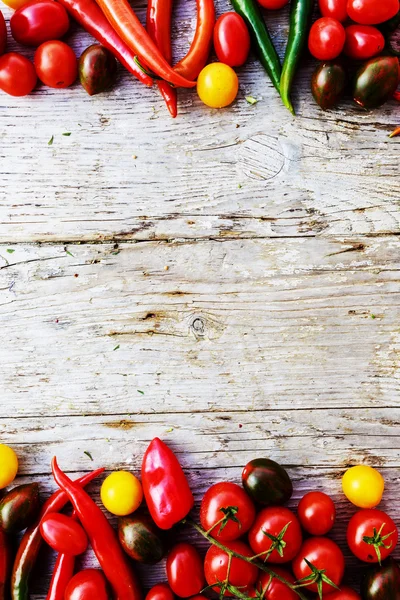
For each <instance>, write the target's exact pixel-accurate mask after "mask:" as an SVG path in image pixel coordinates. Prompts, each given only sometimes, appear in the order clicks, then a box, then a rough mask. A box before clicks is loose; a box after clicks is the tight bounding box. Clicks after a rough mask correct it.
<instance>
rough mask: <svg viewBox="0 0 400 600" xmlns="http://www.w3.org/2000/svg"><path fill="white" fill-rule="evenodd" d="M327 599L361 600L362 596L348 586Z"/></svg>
mask: <svg viewBox="0 0 400 600" xmlns="http://www.w3.org/2000/svg"><path fill="white" fill-rule="evenodd" d="M327 598H328V599H329V600H361V596H359V595H358V594H357V592H355V591H354V590H352V589H351V588H349V587H346V586H344V587H341V588H340V590H336V591H335V592H333V593H332V594H329V596H327Z"/></svg>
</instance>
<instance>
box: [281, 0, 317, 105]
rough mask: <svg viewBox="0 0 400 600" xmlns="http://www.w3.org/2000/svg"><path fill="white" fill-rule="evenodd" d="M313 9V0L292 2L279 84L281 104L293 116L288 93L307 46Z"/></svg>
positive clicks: (294, 0) (295, 0)
mask: <svg viewBox="0 0 400 600" xmlns="http://www.w3.org/2000/svg"><path fill="white" fill-rule="evenodd" d="M313 8H314V2H313V0H292V7H291V12H290V28H289V38H288V43H287V47H286V52H285V60H284V62H283V67H282V77H281V82H280V92H281V97H282V101H283V104H284V105H285V106H286V108H288V109H289V110H290V112H291V113H292V114H294V108H293V105H292V101H291V99H290V92H291V90H292V84H293V79H294V76H295V75H296V72H297V67H298V65H299V62H300V58H301V55H302V53H303V50H304V48H305V46H306V45H307V39H308V33H309V29H310V22H311V16H312V11H313Z"/></svg>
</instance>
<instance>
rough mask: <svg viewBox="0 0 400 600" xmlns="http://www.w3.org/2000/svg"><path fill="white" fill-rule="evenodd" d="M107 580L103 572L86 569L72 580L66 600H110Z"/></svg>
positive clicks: (66, 593)
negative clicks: (94, 599)
mask: <svg viewBox="0 0 400 600" xmlns="http://www.w3.org/2000/svg"><path fill="white" fill-rule="evenodd" d="M109 597H110V596H109V593H108V586H107V580H106V578H105V577H104V575H103V573H102V572H101V571H98V570H96V569H85V570H84V571H80V572H79V573H77V574H76V575H74V577H73V578H72V579H71V581H70V582H69V584H68V585H67V589H66V590H65V600H93V598H96V600H109Z"/></svg>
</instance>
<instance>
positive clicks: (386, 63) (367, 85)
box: [343, 56, 400, 507]
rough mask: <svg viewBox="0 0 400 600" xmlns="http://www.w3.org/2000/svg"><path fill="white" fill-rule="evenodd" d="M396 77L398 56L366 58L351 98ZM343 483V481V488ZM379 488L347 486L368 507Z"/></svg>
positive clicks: (377, 102) (368, 96)
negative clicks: (363, 489)
mask: <svg viewBox="0 0 400 600" xmlns="http://www.w3.org/2000/svg"><path fill="white" fill-rule="evenodd" d="M399 79H400V68H399V60H398V58H397V57H396V56H376V57H375V58H370V59H369V60H368V61H367V62H364V63H362V66H361V67H360V68H359V70H358V71H357V73H356V74H355V76H354V78H353V99H354V102H356V104H358V105H359V106H361V107H362V108H367V109H371V108H377V107H378V106H382V104H385V102H386V101H387V100H389V98H391V97H392V96H393V94H394V93H395V91H396V89H397V86H398V84H399ZM351 483H354V482H351ZM345 487H346V486H345V485H344V484H343V489H345ZM349 487H350V486H349ZM381 491H383V482H382V483H380V481H379V479H377V480H376V485H375V484H372V485H371V487H370V488H369V489H368V488H367V487H366V486H365V495H364V494H362V493H360V490H359V489H357V488H356V490H354V488H353V489H352V488H351V487H350V495H352V496H354V498H355V499H356V502H357V503H358V505H359V506H360V507H368V504H370V506H371V507H373V506H376V503H378V502H380V499H381V497H382V496H381ZM346 495H347V494H346ZM349 499H350V498H349ZM353 504H355V502H353ZM356 505H357V504H356Z"/></svg>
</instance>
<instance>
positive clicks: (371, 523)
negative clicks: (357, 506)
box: [347, 508, 399, 563]
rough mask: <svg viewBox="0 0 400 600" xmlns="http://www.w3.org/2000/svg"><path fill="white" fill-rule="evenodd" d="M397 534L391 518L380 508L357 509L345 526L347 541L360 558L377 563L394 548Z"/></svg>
mask: <svg viewBox="0 0 400 600" xmlns="http://www.w3.org/2000/svg"><path fill="white" fill-rule="evenodd" d="M398 538H399V534H398V531H397V527H396V525H395V523H394V522H393V520H392V519H391V518H390V517H389V515H387V514H386V513H384V512H383V511H381V510H377V509H376V508H366V509H364V510H359V511H358V512H356V514H355V515H353V516H352V518H351V519H350V522H349V525H348V527H347V543H348V545H349V548H350V550H351V551H352V553H353V554H354V555H355V556H357V558H359V559H360V560H363V561H364V562H368V563H377V562H381V561H382V560H385V558H387V557H388V556H389V554H391V553H392V552H393V550H394V549H395V548H396V545H397V541H398Z"/></svg>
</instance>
